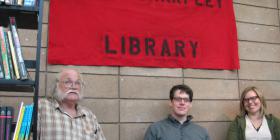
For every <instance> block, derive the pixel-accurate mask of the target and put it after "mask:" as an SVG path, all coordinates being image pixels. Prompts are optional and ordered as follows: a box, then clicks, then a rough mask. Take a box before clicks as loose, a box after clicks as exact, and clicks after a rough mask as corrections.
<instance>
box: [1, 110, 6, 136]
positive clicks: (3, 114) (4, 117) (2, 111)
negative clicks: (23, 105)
mask: <svg viewBox="0 0 280 140" xmlns="http://www.w3.org/2000/svg"><path fill="white" fill-rule="evenodd" d="M5 121H6V107H1V110H0V140H4V138H5V126H6V124H5Z"/></svg>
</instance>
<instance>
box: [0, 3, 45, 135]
mask: <svg viewBox="0 0 280 140" xmlns="http://www.w3.org/2000/svg"><path fill="white" fill-rule="evenodd" d="M10 16H14V17H15V18H16V22H17V28H18V29H34V30H37V39H36V40H37V45H36V58H35V59H34V60H24V63H25V66H26V67H27V68H28V71H34V72H35V78H34V79H28V80H23V81H21V80H5V79H0V91H13V92H29V93H31V94H32V95H33V102H34V109H33V110H34V111H33V125H32V131H33V140H36V139H37V114H38V112H37V111H38V92H39V75H40V74H39V72H40V52H41V34H42V16H43V0H37V4H36V6H35V7H24V6H17V5H3V4H1V5H0V26H4V27H8V24H9V17H10Z"/></svg>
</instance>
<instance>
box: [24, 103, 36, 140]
mask: <svg viewBox="0 0 280 140" xmlns="http://www.w3.org/2000/svg"><path fill="white" fill-rule="evenodd" d="M33 108H34V104H31V105H30V106H29V112H28V120H27V128H26V133H25V138H24V140H29V136H30V135H29V134H30V129H31V124H32V115H33Z"/></svg>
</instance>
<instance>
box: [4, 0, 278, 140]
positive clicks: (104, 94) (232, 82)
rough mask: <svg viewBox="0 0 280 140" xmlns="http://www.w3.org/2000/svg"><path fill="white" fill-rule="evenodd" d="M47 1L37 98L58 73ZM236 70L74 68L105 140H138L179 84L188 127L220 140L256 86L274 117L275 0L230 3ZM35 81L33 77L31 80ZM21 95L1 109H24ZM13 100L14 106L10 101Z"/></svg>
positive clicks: (27, 44)
mask: <svg viewBox="0 0 280 140" xmlns="http://www.w3.org/2000/svg"><path fill="white" fill-rule="evenodd" d="M48 8H49V1H45V2H44V17H43V22H44V24H43V34H42V35H43V39H42V41H43V44H42V45H43V48H42V52H41V58H42V59H41V72H40V96H45V95H46V94H48V93H49V92H50V90H51V89H52V87H53V85H52V84H53V81H54V78H55V74H56V73H57V72H59V71H60V69H61V68H63V67H64V66H59V65H48V64H47V63H46V56H47V40H48V38H47V36H48V12H49V10H48ZM234 9H235V16H236V22H237V30H238V43H239V56H240V65H241V68H240V70H236V71H225V70H194V69H167V68H135V67H95V66H91V67H89V66H85V67H75V68H78V69H79V70H80V71H81V72H82V73H83V75H84V78H85V81H86V85H87V86H86V90H85V96H86V99H85V101H84V102H83V104H84V105H86V106H87V107H89V108H90V109H92V111H93V112H94V113H95V114H96V115H97V117H98V119H99V121H100V122H101V124H102V127H103V129H104V131H105V135H106V137H107V139H108V140H142V139H143V135H144V133H145V130H146V128H147V127H148V126H149V125H150V124H151V123H152V122H154V121H157V120H160V119H163V118H164V117H166V115H167V114H168V112H169V109H168V92H169V89H170V87H171V86H172V85H174V84H180V83H185V84H188V85H190V86H191V87H192V88H193V90H194V101H193V108H192V109H191V112H190V114H192V115H193V116H194V121H196V122H197V123H199V124H200V125H202V126H204V127H206V128H207V129H208V131H209V133H210V136H211V139H212V140H225V136H226V131H227V128H228V126H229V122H230V120H232V119H233V118H234V117H235V115H236V114H238V103H239V96H240V93H241V91H242V90H243V89H244V88H245V87H246V86H248V85H256V86H257V87H259V88H260V89H262V90H263V91H264V94H265V97H266V98H267V100H268V112H270V113H273V114H275V115H276V116H278V117H280V111H279V109H278V107H279V106H280V94H279V93H278V91H280V74H279V72H280V63H279V62H280V27H279V24H280V0H278V1H277V0H234ZM20 38H21V42H22V45H23V46H24V57H25V58H29V57H31V58H34V57H35V56H34V53H35V46H36V31H34V30H20ZM31 75H34V73H31ZM31 96H32V95H30V94H28V93H26V94H25V93H24V94H23V93H7V92H0V97H1V98H0V104H10V105H13V106H15V107H16V106H17V105H18V102H19V101H21V100H24V101H25V102H31V101H32V98H31ZM15 100H16V101H15Z"/></svg>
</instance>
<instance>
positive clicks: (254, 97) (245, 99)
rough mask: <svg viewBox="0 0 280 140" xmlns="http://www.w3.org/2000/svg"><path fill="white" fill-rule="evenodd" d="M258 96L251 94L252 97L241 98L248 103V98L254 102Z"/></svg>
mask: <svg viewBox="0 0 280 140" xmlns="http://www.w3.org/2000/svg"><path fill="white" fill-rule="evenodd" d="M258 98H259V97H258V96H252V97H249V98H244V99H243V102H245V103H249V102H250V100H251V101H252V102H255V101H256V100H257V99H258Z"/></svg>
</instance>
